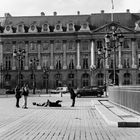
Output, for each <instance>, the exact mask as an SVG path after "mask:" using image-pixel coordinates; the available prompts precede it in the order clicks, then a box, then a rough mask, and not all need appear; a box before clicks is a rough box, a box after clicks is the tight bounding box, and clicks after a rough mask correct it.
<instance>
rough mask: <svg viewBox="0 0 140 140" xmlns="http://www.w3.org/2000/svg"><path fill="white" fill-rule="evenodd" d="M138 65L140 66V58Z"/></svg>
mask: <svg viewBox="0 0 140 140" xmlns="http://www.w3.org/2000/svg"><path fill="white" fill-rule="evenodd" d="M138 66H139V67H140V58H139V59H138Z"/></svg>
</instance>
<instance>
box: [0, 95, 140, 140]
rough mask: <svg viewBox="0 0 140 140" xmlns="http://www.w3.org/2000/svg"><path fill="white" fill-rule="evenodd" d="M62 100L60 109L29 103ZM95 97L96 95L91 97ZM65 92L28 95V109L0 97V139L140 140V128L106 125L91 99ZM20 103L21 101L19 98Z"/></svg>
mask: <svg viewBox="0 0 140 140" xmlns="http://www.w3.org/2000/svg"><path fill="white" fill-rule="evenodd" d="M47 99H50V100H51V101H56V100H57V99H61V100H63V102H62V107H61V108H56V107H54V108H50V107H47V108H45V107H37V106H33V105H32V102H34V101H35V102H40V103H41V102H44V101H46V100H47ZM92 100H97V98H92ZM70 105H71V100H70V99H69V96H68V95H65V96H63V97H60V96H58V95H55V96H51V97H50V96H40V97H29V98H28V107H29V108H28V109H22V108H16V107H15V98H14V97H8V98H0V140H129V139H133V140H139V139H140V128H118V127H115V126H109V125H107V124H106V122H105V121H104V120H103V118H102V117H101V116H100V114H99V113H98V112H97V110H96V109H95V108H94V107H92V106H91V98H77V99H76V106H75V107H74V108H72V107H70ZM20 106H22V100H21V101H20Z"/></svg>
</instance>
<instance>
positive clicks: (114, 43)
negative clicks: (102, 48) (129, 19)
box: [105, 31, 124, 85]
mask: <svg viewBox="0 0 140 140" xmlns="http://www.w3.org/2000/svg"><path fill="white" fill-rule="evenodd" d="M123 41H124V36H123V35H122V33H120V32H116V31H113V32H112V33H108V34H106V35H105V42H106V44H107V46H108V47H109V48H110V49H111V51H113V85H116V49H117V48H118V47H119V46H122V43H123Z"/></svg>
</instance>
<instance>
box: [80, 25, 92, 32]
mask: <svg viewBox="0 0 140 140" xmlns="http://www.w3.org/2000/svg"><path fill="white" fill-rule="evenodd" d="M89 30H90V29H89V24H88V23H83V24H82V25H81V28H80V31H89Z"/></svg>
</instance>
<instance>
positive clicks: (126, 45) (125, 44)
mask: <svg viewBox="0 0 140 140" xmlns="http://www.w3.org/2000/svg"><path fill="white" fill-rule="evenodd" d="M129 43H130V41H129V40H125V41H124V48H125V49H128V48H129Z"/></svg>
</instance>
